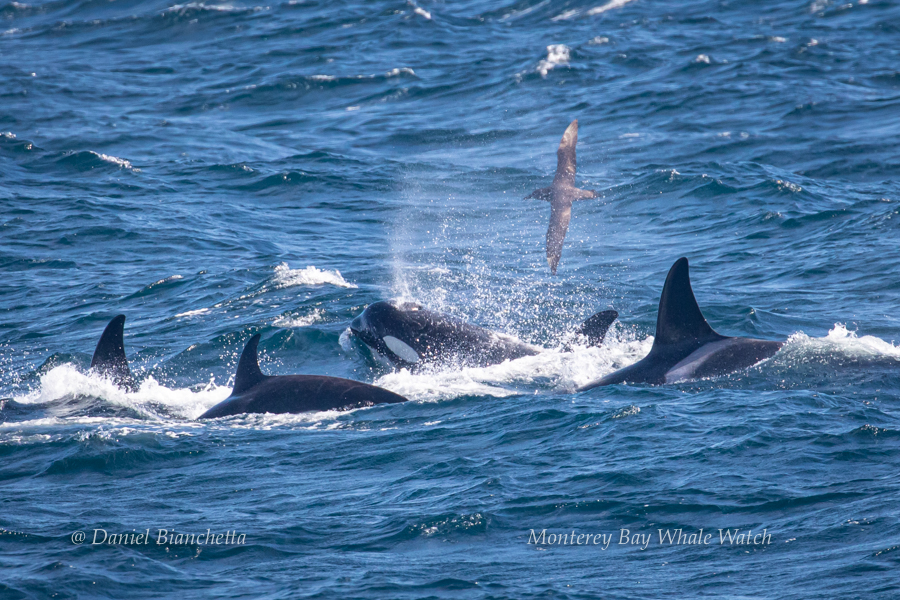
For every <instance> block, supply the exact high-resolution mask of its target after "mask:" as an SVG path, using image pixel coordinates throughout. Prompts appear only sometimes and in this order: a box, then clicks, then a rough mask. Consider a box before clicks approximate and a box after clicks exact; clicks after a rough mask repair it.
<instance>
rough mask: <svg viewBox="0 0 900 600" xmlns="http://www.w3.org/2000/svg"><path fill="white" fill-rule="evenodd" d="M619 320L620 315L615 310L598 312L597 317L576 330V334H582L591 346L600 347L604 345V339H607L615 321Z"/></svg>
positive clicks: (593, 317)
mask: <svg viewBox="0 0 900 600" xmlns="http://www.w3.org/2000/svg"><path fill="white" fill-rule="evenodd" d="M618 318H619V313H617V312H616V311H614V310H604V311H601V312H598V313H597V314H596V315H594V316H592V317H591V318H590V319H588V320H587V321H585V322H584V323H582V324H581V326H580V327H579V328H578V329H577V330H576V333H580V334H581V335H583V336H584V337H586V338H587V339H588V343H589V344H590V345H591V346H600V345H602V344H603V338H604V337H606V332H607V331H609V328H610V326H611V325H612V324H613V321H615V320H616V319H618Z"/></svg>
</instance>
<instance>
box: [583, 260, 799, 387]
mask: <svg viewBox="0 0 900 600" xmlns="http://www.w3.org/2000/svg"><path fill="white" fill-rule="evenodd" d="M783 344H784V342H773V341H769V340H758V339H753V338H743V337H727V336H724V335H720V334H718V333H716V332H715V331H714V330H713V328H712V327H710V326H709V323H707V322H706V319H705V318H704V317H703V313H702V312H700V306H699V305H698V304H697V299H696V298H695V297H694V291H693V290H692V289H691V280H690V272H689V269H688V259H686V258H679V259H678V260H677V261H675V264H674V265H672V268H671V269H670V270H669V274H668V276H667V277H666V283H665V285H664V286H663V291H662V295H661V296H660V298H659V312H658V314H657V317H656V336H655V338H654V340H653V347H652V348H651V349H650V353H649V354H648V355H647V356H645V357H644V358H643V359H641V360H639V361H638V362H636V363H634V364H633V365H630V366H628V367H625V368H623V369H619V370H618V371H616V372H614V373H610V374H609V375H606V376H605V377H602V378H600V379H598V380H597V381H594V382H592V383H589V384H587V385H584V386H582V387H580V388H579V389H578V390H577V391H579V392H581V391H585V390H589V389H592V388H595V387H599V386H602V385H611V384H616V383H649V384H653V385H660V384H664V383H675V382H678V381H686V380H691V379H702V378H704V377H716V376H719V375H727V374H728V373H733V372H735V371H740V370H742V369H746V368H748V367H752V366H753V365H755V364H757V363H759V362H761V361H763V360H766V359H767V358H770V357H771V356H773V355H774V354H775V353H776V352H778V350H779V349H780V348H781V346H782V345H783Z"/></svg>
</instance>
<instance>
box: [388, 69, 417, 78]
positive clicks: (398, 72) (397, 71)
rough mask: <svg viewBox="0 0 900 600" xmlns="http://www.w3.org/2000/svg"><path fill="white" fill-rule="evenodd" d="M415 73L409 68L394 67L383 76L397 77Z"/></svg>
mask: <svg viewBox="0 0 900 600" xmlns="http://www.w3.org/2000/svg"><path fill="white" fill-rule="evenodd" d="M415 74H416V72H415V71H413V70H412V69H410V68H409V67H399V68H397V67H395V68H393V69H391V70H390V71H388V72H387V73H385V74H384V76H385V77H397V76H399V75H415Z"/></svg>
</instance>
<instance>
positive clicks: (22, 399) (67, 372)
mask: <svg viewBox="0 0 900 600" xmlns="http://www.w3.org/2000/svg"><path fill="white" fill-rule="evenodd" d="M229 395H231V387H225V386H219V385H216V383H215V382H214V381H212V380H210V382H209V383H208V384H207V385H206V386H205V387H204V388H203V389H201V390H199V391H194V390H191V389H188V388H168V387H166V386H164V385H162V384H160V383H159V382H157V381H156V380H155V379H154V378H153V377H148V378H146V379H144V380H143V381H142V382H141V385H140V388H138V389H137V390H136V391H134V392H129V391H126V390H123V389H121V388H119V387H118V386H116V384H115V383H113V382H112V381H111V380H110V379H107V378H105V377H101V376H99V375H97V374H95V373H83V372H81V371H79V370H78V369H77V368H75V366H74V365H71V364H63V365H59V366H57V367H54V368H53V369H51V370H50V371H48V372H47V373H44V374H43V375H41V383H40V386H39V387H37V388H36V389H34V390H32V391H30V392H28V393H27V394H25V395H23V396H18V397H15V398H14V399H15V401H16V402H19V403H20V404H47V403H50V402H54V401H56V400H60V399H63V398H66V397H79V396H83V397H90V398H102V399H103V400H105V401H106V402H108V403H110V404H114V405H117V406H122V407H128V408H132V409H134V410H136V411H138V412H139V413H141V414H142V415H144V416H146V417H149V418H151V419H157V420H158V419H160V418H162V417H160V416H159V415H158V412H157V410H154V408H163V409H164V410H165V412H166V413H167V414H170V415H174V416H176V417H182V418H185V419H195V418H197V417H198V416H200V415H201V414H203V413H204V412H206V410H207V409H209V408H210V407H212V406H214V405H216V404H218V403H219V402H221V401H222V400H224V399H225V398H227V397H228V396H229Z"/></svg>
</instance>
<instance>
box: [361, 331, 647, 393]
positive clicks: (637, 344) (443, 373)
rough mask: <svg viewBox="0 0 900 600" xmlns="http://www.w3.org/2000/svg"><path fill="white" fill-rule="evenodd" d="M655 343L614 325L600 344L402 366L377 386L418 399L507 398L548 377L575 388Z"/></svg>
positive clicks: (637, 356) (638, 356)
mask: <svg viewBox="0 0 900 600" xmlns="http://www.w3.org/2000/svg"><path fill="white" fill-rule="evenodd" d="M652 346H653V337H652V336H649V337H647V338H645V339H640V340H636V339H629V337H628V336H627V335H624V334H618V333H617V332H614V331H613V330H610V332H609V334H607V339H606V340H605V341H604V344H603V346H602V347H600V348H595V347H585V346H576V347H574V348H572V349H571V350H561V349H548V350H544V351H543V352H541V353H540V354H537V355H534V356H525V357H523V358H518V359H516V360H507V361H504V362H502V363H500V364H497V365H490V366H487V367H462V368H453V367H445V368H441V369H435V370H423V371H416V372H410V371H408V370H406V369H402V370H400V371H397V372H394V373H389V374H387V375H384V376H382V377H379V378H378V379H377V380H376V381H375V385H377V386H380V387H383V388H386V389H389V390H391V391H392V392H395V393H397V394H400V395H402V396H406V397H407V398H409V399H410V400H414V401H418V402H437V401H441V400H448V399H451V398H457V397H460V396H492V397H495V398H504V397H507V396H515V395H518V394H521V393H522V391H520V390H517V389H515V388H521V387H524V386H533V385H534V384H535V383H538V384H539V385H546V383H547V382H549V384H550V386H551V389H554V390H558V391H565V392H571V391H573V390H575V389H576V388H577V387H580V386H582V385H585V384H588V383H590V382H592V381H595V380H597V379H599V378H600V377H603V376H604V375H606V374H608V373H612V372H613V371H615V370H617V369H620V368H622V367H625V366H628V365H630V364H632V363H634V362H636V361H638V360H640V359H641V358H643V357H644V356H646V355H647V353H648V352H650V348H651V347H652Z"/></svg>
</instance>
